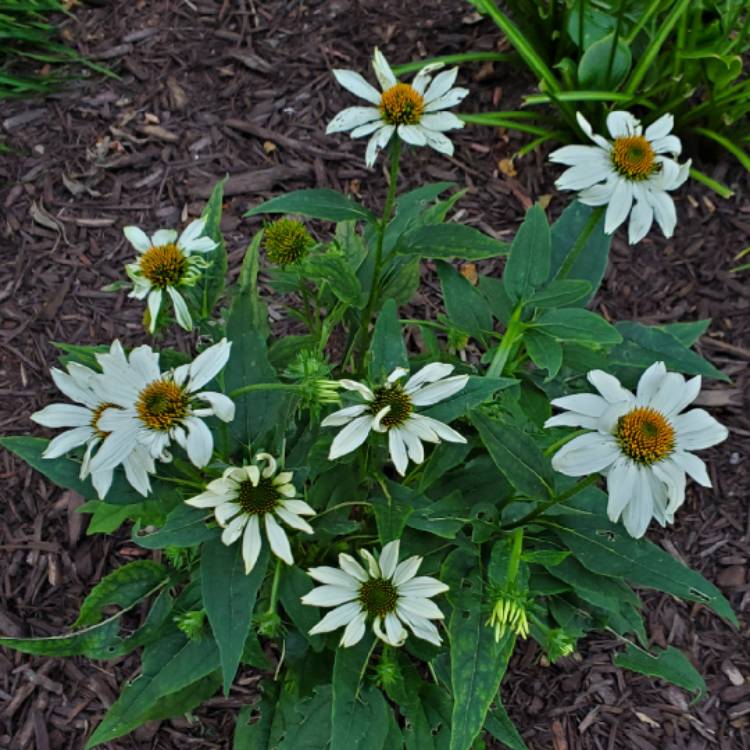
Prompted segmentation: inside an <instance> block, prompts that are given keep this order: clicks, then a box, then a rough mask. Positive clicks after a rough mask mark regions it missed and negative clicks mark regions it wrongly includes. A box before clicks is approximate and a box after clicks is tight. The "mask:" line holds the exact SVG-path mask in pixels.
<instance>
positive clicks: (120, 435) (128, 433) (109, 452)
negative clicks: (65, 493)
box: [91, 410, 138, 472]
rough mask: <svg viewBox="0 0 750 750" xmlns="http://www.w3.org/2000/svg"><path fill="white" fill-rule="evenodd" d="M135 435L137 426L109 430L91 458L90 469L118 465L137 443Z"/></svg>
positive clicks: (111, 467) (99, 469) (94, 469)
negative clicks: (113, 430)
mask: <svg viewBox="0 0 750 750" xmlns="http://www.w3.org/2000/svg"><path fill="white" fill-rule="evenodd" d="M110 411H113V410H110ZM137 435H138V428H137V427H135V426H133V427H132V428H130V429H128V428H126V429H122V430H117V431H116V432H110V434H109V435H107V437H106V438H105V439H104V440H103V441H102V444H101V446H100V448H99V450H98V451H97V452H96V455H95V456H94V458H92V459H91V471H92V472H95V471H104V470H105V469H114V468H115V466H118V465H119V464H120V463H121V462H122V459H123V457H124V456H127V455H128V454H130V453H131V452H132V451H133V449H134V448H135V447H136V445H137V444H138V438H137Z"/></svg>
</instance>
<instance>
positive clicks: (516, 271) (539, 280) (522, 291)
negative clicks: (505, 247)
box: [503, 203, 551, 302]
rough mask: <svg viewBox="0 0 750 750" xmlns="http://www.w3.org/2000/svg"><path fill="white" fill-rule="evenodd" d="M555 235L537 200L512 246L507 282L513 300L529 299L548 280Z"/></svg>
mask: <svg viewBox="0 0 750 750" xmlns="http://www.w3.org/2000/svg"><path fill="white" fill-rule="evenodd" d="M550 255H551V237H550V229H549V224H548V223H547V217H546V216H545V214H544V209H543V208H542V207H541V206H540V205H539V204H538V203H537V204H536V205H534V206H532V207H531V208H530V209H529V210H528V211H527V212H526V218H525V219H524V220H523V224H521V226H520V227H519V229H518V232H517V233H516V236H515V237H514V239H513V242H512V243H511V246H510V255H509V256H508V262H507V263H506V264H505V271H504V272H503V284H504V285H505V291H506V292H507V293H508V297H509V298H510V299H511V301H513V302H517V301H518V300H526V299H528V298H529V297H530V296H531V295H532V294H533V293H534V291H535V290H536V289H537V288H539V287H540V286H542V284H544V282H545V281H546V280H547V276H548V275H549V267H550Z"/></svg>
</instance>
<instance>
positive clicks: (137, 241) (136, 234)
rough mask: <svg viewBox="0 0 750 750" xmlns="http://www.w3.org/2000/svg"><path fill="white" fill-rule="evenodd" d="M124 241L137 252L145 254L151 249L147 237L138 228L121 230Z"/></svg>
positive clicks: (131, 227)
mask: <svg viewBox="0 0 750 750" xmlns="http://www.w3.org/2000/svg"><path fill="white" fill-rule="evenodd" d="M122 233H123V234H124V235H125V239H126V240H127V241H128V242H129V243H130V244H131V245H132V246H133V247H134V248H135V249H136V250H137V251H138V252H139V253H145V252H146V251H147V250H148V249H150V247H151V240H149V238H148V235H147V234H146V233H145V232H144V231H143V230H142V229H140V228H138V227H133V226H130V227H125V228H124V229H123V230H122Z"/></svg>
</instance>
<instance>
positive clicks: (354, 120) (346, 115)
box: [326, 107, 382, 135]
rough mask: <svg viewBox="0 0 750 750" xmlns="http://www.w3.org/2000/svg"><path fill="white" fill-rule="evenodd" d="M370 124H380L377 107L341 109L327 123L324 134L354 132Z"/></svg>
mask: <svg viewBox="0 0 750 750" xmlns="http://www.w3.org/2000/svg"><path fill="white" fill-rule="evenodd" d="M371 122H377V123H380V122H382V120H381V119H380V110H378V108H377V107H347V108H346V109H342V110H341V112H339V113H338V114H337V115H336V116H335V117H334V118H333V119H332V120H331V121H330V122H329V123H328V127H326V134H328V135H330V134H331V133H341V132H346V131H347V130H354V129H355V128H359V127H361V126H362V125H367V124H369V123H371ZM373 130H374V128H373ZM363 135H364V134H363Z"/></svg>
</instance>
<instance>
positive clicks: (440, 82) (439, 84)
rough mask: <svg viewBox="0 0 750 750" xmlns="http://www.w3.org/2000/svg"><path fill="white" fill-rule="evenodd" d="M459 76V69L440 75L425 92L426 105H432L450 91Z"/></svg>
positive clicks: (445, 71)
mask: <svg viewBox="0 0 750 750" xmlns="http://www.w3.org/2000/svg"><path fill="white" fill-rule="evenodd" d="M457 76H458V68H449V69H448V70H444V71H443V72H442V73H438V75H436V76H435V78H434V79H433V80H432V83H430V85H429V86H428V88H427V91H425V92H424V101H425V104H430V103H431V102H434V101H435V100H436V99H439V98H440V97H441V96H444V95H445V94H447V93H448V91H450V89H451V87H452V86H453V84H454V83H455V82H456V77H457Z"/></svg>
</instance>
